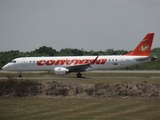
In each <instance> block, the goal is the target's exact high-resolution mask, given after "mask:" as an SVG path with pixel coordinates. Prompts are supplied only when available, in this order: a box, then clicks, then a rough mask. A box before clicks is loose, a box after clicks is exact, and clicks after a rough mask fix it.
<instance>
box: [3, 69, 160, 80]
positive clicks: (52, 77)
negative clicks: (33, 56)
mask: <svg viewBox="0 0 160 120" xmlns="http://www.w3.org/2000/svg"><path fill="white" fill-rule="evenodd" d="M45 72H46V71H34V72H28V71H27V72H23V73H32V74H33V73H45ZM1 73H15V74H17V76H18V73H17V72H13V71H12V72H8V71H2V70H1V71H0V74H1ZM23 73H22V74H23ZM85 73H91V74H94V73H107V74H110V73H111V74H115V76H107V75H106V76H91V75H87V76H85V74H84V73H82V74H84V75H83V77H82V78H77V77H76V73H75V76H72V77H71V76H63V75H62V76H55V75H53V76H52V75H50V76H45V75H44V76H42V77H39V76H38V77H22V78H19V77H15V78H16V79H33V80H44V79H47V80H55V79H98V78H100V79H107V78H117V79H123V78H133V79H137V78H150V79H157V78H160V75H158V76H148V75H147V76H135V73H138V74H143V73H144V74H154V73H155V74H160V70H104V71H100V70H96V71H88V72H85ZM117 73H122V74H124V73H126V74H130V73H133V74H134V76H116V74H117ZM6 78H7V77H0V79H1V80H2V79H6Z"/></svg>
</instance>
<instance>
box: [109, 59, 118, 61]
mask: <svg viewBox="0 0 160 120" xmlns="http://www.w3.org/2000/svg"><path fill="white" fill-rule="evenodd" d="M108 61H118V60H117V59H109V60H108Z"/></svg>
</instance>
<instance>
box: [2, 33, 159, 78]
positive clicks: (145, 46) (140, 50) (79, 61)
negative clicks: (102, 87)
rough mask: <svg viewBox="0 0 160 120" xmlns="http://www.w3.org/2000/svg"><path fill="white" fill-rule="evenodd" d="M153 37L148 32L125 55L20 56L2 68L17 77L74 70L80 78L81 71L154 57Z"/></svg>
mask: <svg viewBox="0 0 160 120" xmlns="http://www.w3.org/2000/svg"><path fill="white" fill-rule="evenodd" d="M153 37H154V33H148V34H147V35H146V36H145V37H144V38H143V39H142V41H141V42H140V43H139V44H138V46H137V47H136V48H135V49H134V50H133V51H132V52H129V53H127V54H125V55H112V56H106V55H104V56H63V57H53V56H52V57H21V58H16V59H14V60H12V61H11V62H10V63H7V64H6V65H5V66H3V68H2V70H6V71H18V73H19V77H22V71H54V74H56V75H66V74H68V73H71V72H76V73H77V77H78V78H81V77H82V74H81V72H85V71H91V70H111V69H119V68H123V67H128V66H131V65H136V64H140V63H144V62H147V61H151V60H152V59H156V58H155V57H151V56H150V50H151V46H152V41H153Z"/></svg>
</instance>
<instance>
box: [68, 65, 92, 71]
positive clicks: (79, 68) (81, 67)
mask: <svg viewBox="0 0 160 120" xmlns="http://www.w3.org/2000/svg"><path fill="white" fill-rule="evenodd" d="M66 68H67V69H69V71H70V72H84V71H86V70H87V69H88V68H91V64H90V63H88V64H83V65H75V66H68V67H66Z"/></svg>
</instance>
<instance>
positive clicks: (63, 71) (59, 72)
mask: <svg viewBox="0 0 160 120" xmlns="http://www.w3.org/2000/svg"><path fill="white" fill-rule="evenodd" d="M68 73H69V69H66V68H62V67H56V68H54V74H55V75H66V74H68Z"/></svg>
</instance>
